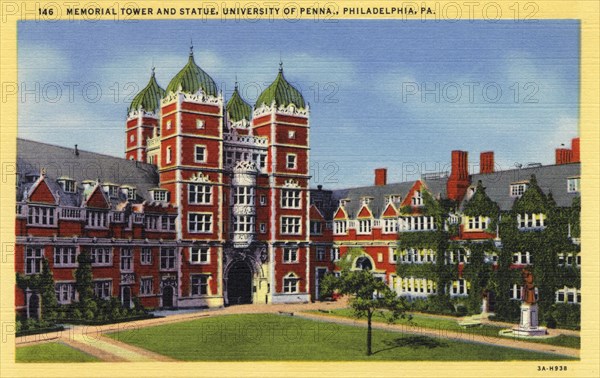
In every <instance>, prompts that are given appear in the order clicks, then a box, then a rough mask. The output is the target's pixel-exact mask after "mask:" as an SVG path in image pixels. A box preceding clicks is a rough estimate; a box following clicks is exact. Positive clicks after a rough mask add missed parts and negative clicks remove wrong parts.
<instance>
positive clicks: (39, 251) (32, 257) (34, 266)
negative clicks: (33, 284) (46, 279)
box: [25, 247, 44, 274]
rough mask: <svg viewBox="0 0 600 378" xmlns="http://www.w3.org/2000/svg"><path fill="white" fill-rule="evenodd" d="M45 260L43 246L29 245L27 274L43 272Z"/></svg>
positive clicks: (26, 264) (26, 254)
mask: <svg viewBox="0 0 600 378" xmlns="http://www.w3.org/2000/svg"><path fill="white" fill-rule="evenodd" d="M43 260H44V249H43V247H27V249H26V251H25V274H38V273H41V272H42V261H43Z"/></svg>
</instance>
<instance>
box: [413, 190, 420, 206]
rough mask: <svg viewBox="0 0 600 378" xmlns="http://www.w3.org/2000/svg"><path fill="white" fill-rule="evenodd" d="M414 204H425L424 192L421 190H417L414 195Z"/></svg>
mask: <svg viewBox="0 0 600 378" xmlns="http://www.w3.org/2000/svg"><path fill="white" fill-rule="evenodd" d="M412 205H413V206H422V205H423V194H422V193H421V191H420V190H415V192H414V194H413V197H412Z"/></svg>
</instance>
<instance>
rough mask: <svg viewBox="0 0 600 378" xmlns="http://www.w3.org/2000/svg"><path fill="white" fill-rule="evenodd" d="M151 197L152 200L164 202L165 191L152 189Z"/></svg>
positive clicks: (165, 198)
mask: <svg viewBox="0 0 600 378" xmlns="http://www.w3.org/2000/svg"><path fill="white" fill-rule="evenodd" d="M152 199H153V200H154V201H159V202H165V201H166V200H167V191H166V190H157V189H154V190H153V191H152Z"/></svg>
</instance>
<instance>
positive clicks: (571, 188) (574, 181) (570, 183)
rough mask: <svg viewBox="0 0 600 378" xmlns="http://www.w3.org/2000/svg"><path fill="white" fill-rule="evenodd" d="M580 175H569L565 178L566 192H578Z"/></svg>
mask: <svg viewBox="0 0 600 378" xmlns="http://www.w3.org/2000/svg"><path fill="white" fill-rule="evenodd" d="M580 181H581V178H580V177H571V178H568V179H567V192H568V193H579V185H580Z"/></svg>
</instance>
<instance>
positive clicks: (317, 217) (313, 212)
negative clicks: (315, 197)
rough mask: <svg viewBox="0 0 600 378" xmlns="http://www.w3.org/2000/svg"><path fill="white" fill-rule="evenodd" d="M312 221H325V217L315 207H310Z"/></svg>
mask: <svg viewBox="0 0 600 378" xmlns="http://www.w3.org/2000/svg"><path fill="white" fill-rule="evenodd" d="M310 220H325V217H324V216H323V214H321V212H320V211H319V209H317V207H316V206H315V205H311V206H310Z"/></svg>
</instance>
